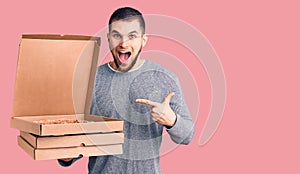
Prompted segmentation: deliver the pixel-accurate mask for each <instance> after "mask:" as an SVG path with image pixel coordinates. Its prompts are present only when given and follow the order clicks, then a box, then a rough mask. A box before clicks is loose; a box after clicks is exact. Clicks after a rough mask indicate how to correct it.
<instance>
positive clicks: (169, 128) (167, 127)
mask: <svg viewBox="0 0 300 174" xmlns="http://www.w3.org/2000/svg"><path fill="white" fill-rule="evenodd" d="M175 115H176V119H175V123H174V125H173V126H165V127H166V129H167V130H168V131H169V130H171V129H172V128H173V127H174V126H175V125H176V123H177V119H178V117H179V115H177V114H175Z"/></svg>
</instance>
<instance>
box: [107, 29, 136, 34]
mask: <svg viewBox="0 0 300 174" xmlns="http://www.w3.org/2000/svg"><path fill="white" fill-rule="evenodd" d="M111 33H118V34H120V33H119V32H118V31H117V30H112V31H111ZM133 33H135V34H139V32H137V31H135V30H134V31H131V32H129V33H128V34H133Z"/></svg>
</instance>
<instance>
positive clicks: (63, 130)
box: [11, 35, 124, 160]
mask: <svg viewBox="0 0 300 174" xmlns="http://www.w3.org/2000/svg"><path fill="white" fill-rule="evenodd" d="M99 49H100V38H99V37H91V36H78V35H65V36H61V35H22V38H21V41H20V44H19V58H18V66H17V73H16V81H15V92H14V101H13V113H12V118H11V127H12V128H16V129H18V130H20V136H18V144H19V146H20V147H21V148H22V149H23V150H24V151H25V152H27V153H28V154H29V155H30V156H31V157H32V158H33V159H35V160H49V159H61V158H72V157H78V156H100V155H113V154H121V153H122V144H123V142H124V134H123V124H124V122H123V121H122V120H118V119H114V118H108V117H105V116H95V115H90V106H91V98H92V93H93V87H94V79H95V73H96V67H97V61H98V55H99Z"/></svg>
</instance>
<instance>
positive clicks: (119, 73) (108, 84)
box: [59, 7, 194, 174]
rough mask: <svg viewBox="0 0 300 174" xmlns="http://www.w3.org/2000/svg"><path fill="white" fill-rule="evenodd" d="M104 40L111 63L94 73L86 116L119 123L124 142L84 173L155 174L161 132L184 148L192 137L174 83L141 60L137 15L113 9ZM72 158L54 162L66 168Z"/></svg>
mask: <svg viewBox="0 0 300 174" xmlns="http://www.w3.org/2000/svg"><path fill="white" fill-rule="evenodd" d="M107 38H108V42H109V46H110V49H111V53H112V56H113V58H114V60H113V61H112V62H109V63H107V64H104V65H102V66H99V67H98V69H97V74H96V79H95V87H94V93H93V99H92V106H91V114H94V115H102V116H107V117H113V118H118V119H123V120H124V135H125V140H124V144H123V154H122V155H109V156H94V157H89V164H88V169H89V173H90V174H96V173H97V174H108V173H113V174H121V173H128V174H137V173H139V174H153V173H161V170H160V162H159V160H160V155H159V149H160V145H161V141H162V132H163V129H164V128H166V130H167V132H168V134H169V135H170V137H171V139H172V140H173V141H174V142H175V143H178V144H188V143H189V142H190V141H191V140H192V137H193V134H194V128H193V121H192V119H191V116H190V114H189V111H188V108H187V106H186V104H185V101H184V97H183V94H182V91H181V88H180V85H179V81H178V79H177V78H176V76H175V75H174V74H172V73H171V72H169V71H168V70H166V69H165V68H163V67H161V66H160V65H158V64H155V63H153V62H150V61H148V60H143V59H141V57H140V52H141V50H142V48H143V47H144V46H145V45H146V43H147V40H148V38H147V36H146V35H145V22H144V18H143V16H142V14H141V13H140V12H139V11H137V10H135V9H133V8H130V7H125V8H120V9H118V10H116V11H115V12H114V13H113V14H112V16H111V18H110V20H109V33H108V34H107ZM76 160H77V159H63V160H62V159H61V160H59V163H60V164H61V165H63V166H69V165H71V164H72V163H73V162H74V161H76ZM174 160H175V159H174Z"/></svg>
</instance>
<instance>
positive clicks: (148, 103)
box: [135, 99, 157, 107]
mask: <svg viewBox="0 0 300 174" xmlns="http://www.w3.org/2000/svg"><path fill="white" fill-rule="evenodd" d="M135 102H136V103H140V104H145V105H149V106H152V107H155V106H157V103H156V102H153V101H150V100H147V99H136V100H135Z"/></svg>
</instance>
